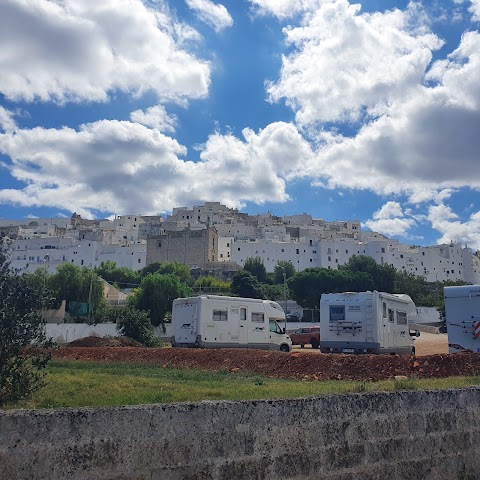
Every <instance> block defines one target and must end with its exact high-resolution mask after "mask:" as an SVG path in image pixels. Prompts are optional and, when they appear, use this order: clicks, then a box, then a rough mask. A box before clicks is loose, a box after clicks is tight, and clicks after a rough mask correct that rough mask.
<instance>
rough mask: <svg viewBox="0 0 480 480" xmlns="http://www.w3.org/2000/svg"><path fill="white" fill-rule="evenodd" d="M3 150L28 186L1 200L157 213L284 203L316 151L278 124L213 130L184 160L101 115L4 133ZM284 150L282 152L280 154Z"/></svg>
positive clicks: (134, 126)
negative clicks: (289, 184)
mask: <svg viewBox="0 0 480 480" xmlns="http://www.w3.org/2000/svg"><path fill="white" fill-rule="evenodd" d="M0 152H1V153H3V154H5V155H8V156H9V157H10V158H11V161H12V163H11V164H5V165H4V166H5V167H6V168H8V170H9V172H10V174H11V175H12V176H13V177H14V178H15V179H17V180H19V181H22V182H25V183H26V184H27V186H26V187H25V188H24V189H23V190H13V189H3V190H0V202H9V203H13V204H18V205H22V206H46V205H47V206H51V207H57V208H64V209H67V210H70V211H77V212H78V213H80V214H82V215H85V216H86V217H91V216H92V211H94V210H98V211H102V212H115V213H131V212H132V211H134V212H140V213H157V212H163V211H168V210H171V209H172V208H173V207H174V206H176V205H184V204H193V203H195V202H200V201H208V200H211V199H212V198H215V199H218V200H219V201H222V202H224V203H226V204H227V205H229V206H239V205H240V204H241V203H242V201H255V202H258V203H263V202H267V201H275V202H283V201H286V200H287V199H288V195H287V193H286V191H285V178H286V177H287V176H288V175H289V174H290V173H291V171H292V170H293V169H295V168H299V167H300V163H301V160H302V158H305V156H308V155H311V151H310V147H309V145H308V143H307V142H306V141H305V140H303V138H302V137H301V135H300V134H299V133H298V131H297V130H296V128H295V127H294V126H293V125H291V124H286V123H282V122H279V123H276V124H272V125H270V126H269V127H267V128H265V129H264V130H260V131H259V132H258V133H255V132H253V131H252V130H245V131H244V140H241V139H238V138H236V137H234V136H233V135H231V134H226V135H222V134H220V133H215V134H212V135H211V136H210V137H209V138H208V140H207V142H206V143H205V145H203V147H202V152H201V161H200V162H197V163H194V162H191V161H188V160H184V159H182V157H184V156H185V155H186V154H187V150H186V148H185V147H184V146H182V145H180V144H179V143H178V142H177V141H176V140H174V139H172V138H170V137H168V136H165V135H164V134H162V133H160V132H159V131H158V130H156V129H149V128H147V127H145V126H143V125H140V124H138V123H133V122H126V121H123V122H120V121H107V120H103V121H98V122H95V123H91V124H86V125H83V126H81V128H80V129H79V130H74V129H71V128H66V127H65V128H62V129H59V130H56V129H44V128H40V127H38V128H34V129H31V130H17V131H16V133H15V134H13V133H11V134H9V133H5V134H0ZM280 153H282V155H280Z"/></svg>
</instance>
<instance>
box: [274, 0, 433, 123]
mask: <svg viewBox="0 0 480 480" xmlns="http://www.w3.org/2000/svg"><path fill="white" fill-rule="evenodd" d="M359 11H360V5H358V4H355V5H350V4H349V3H348V1H347V0H337V1H335V2H326V3H324V4H322V5H321V6H320V7H319V8H317V9H314V10H312V11H311V12H309V14H308V15H305V17H304V20H303V23H302V25H301V26H299V27H289V28H287V29H285V34H286V39H287V43H288V44H292V45H293V46H294V47H295V49H294V50H293V51H292V53H290V54H289V55H288V56H286V57H285V58H284V59H283V66H282V72H281V78H280V80H279V81H278V82H275V83H271V84H269V85H268V93H269V95H270V99H271V100H272V101H279V100H282V99H285V101H286V103H287V105H290V106H291V107H292V108H293V109H294V110H295V111H296V118H297V121H298V122H299V123H301V124H310V123H312V122H343V121H357V120H359V119H360V117H361V116H362V115H364V114H365V113H367V114H369V115H372V116H377V115H379V114H383V113H385V112H387V111H388V110H389V108H388V107H389V105H390V103H391V102H392V101H393V100H395V99H403V98H405V97H407V95H409V90H410V89H412V88H416V87H417V86H418V85H419V84H420V83H421V82H422V80H423V76H424V72H425V69H426V67H427V66H428V64H429V62H430V60H431V58H432V54H431V51H432V50H435V49H438V48H440V47H441V45H442V41H441V40H440V39H439V38H437V37H436V36H435V35H433V34H431V33H429V32H428V31H426V30H425V27H424V25H423V24H422V21H420V23H419V24H417V25H416V26H415V28H413V26H412V19H413V18H415V19H417V17H418V18H422V17H421V15H419V12H418V9H417V8H416V7H415V6H414V5H413V4H412V6H411V7H410V8H409V9H408V10H406V11H404V12H403V11H400V10H394V11H387V12H385V13H374V14H363V15H360V14H359Z"/></svg>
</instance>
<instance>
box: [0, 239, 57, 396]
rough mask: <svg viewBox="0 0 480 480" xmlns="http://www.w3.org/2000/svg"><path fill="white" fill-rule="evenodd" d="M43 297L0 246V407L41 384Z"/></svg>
mask: <svg viewBox="0 0 480 480" xmlns="http://www.w3.org/2000/svg"><path fill="white" fill-rule="evenodd" d="M42 303H43V298H42V296H41V295H38V292H37V290H36V286H35V285H33V284H32V283H31V282H30V278H29V277H28V276H26V275H22V276H20V275H18V274H17V273H15V272H13V271H12V270H11V269H10V266H9V263H8V262H7V258H6V255H5V252H4V250H3V248H1V247H0V405H4V404H5V403H7V402H15V401H18V400H21V399H24V398H27V397H28V396H30V395H31V394H32V393H33V392H35V391H36V390H38V389H39V388H41V387H42V386H43V384H44V380H43V378H44V374H43V372H42V370H43V369H44V368H45V367H46V365H47V362H48V360H49V358H50V356H49V355H48V354H46V353H44V352H41V351H39V350H38V349H36V348H35V347H38V346H46V343H45V333H44V325H43V320H42V317H41V315H40V313H39V311H40V310H41V308H42Z"/></svg>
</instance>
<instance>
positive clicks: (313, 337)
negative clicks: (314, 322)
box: [289, 327, 320, 348]
mask: <svg viewBox="0 0 480 480" xmlns="http://www.w3.org/2000/svg"><path fill="white" fill-rule="evenodd" d="M289 336H290V338H291V339H292V345H300V346H301V347H302V348H303V347H304V346H305V345H308V344H310V345H311V346H312V348H318V347H319V346H320V327H302V328H298V329H297V330H295V331H294V332H293V333H290V334H289Z"/></svg>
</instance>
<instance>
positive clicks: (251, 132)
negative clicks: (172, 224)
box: [0, 0, 480, 248]
mask: <svg viewBox="0 0 480 480" xmlns="http://www.w3.org/2000/svg"><path fill="white" fill-rule="evenodd" d="M479 26H480V0H442V1H439V0H438V1H428V2H427V1H425V2H406V1H391V0H382V1H380V0H369V1H362V2H357V3H353V2H348V1H347V0H225V1H223V2H220V1H215V2H214V1H211V0H175V1H173V0H170V1H167V0H150V1H143V2H142V1H140V0H103V1H102V2H96V1H94V0H57V1H54V2H52V1H47V0H30V1H28V2H26V1H24V0H4V1H3V2H2V3H1V5H0V42H1V45H2V48H1V54H0V179H1V183H0V218H2V219H20V218H25V217H30V216H35V217H45V216H59V215H62V216H70V215H71V214H72V213H73V212H77V213H80V214H81V215H82V216H83V217H85V218H99V217H100V218H105V217H111V216H113V215H115V214H128V213H134V214H155V213H168V212H170V211H171V210H172V208H173V207H175V206H193V205H198V204H202V203H204V202H205V201H220V202H222V203H224V204H227V205H228V206H230V207H236V208H239V209H240V210H242V211H245V212H248V213H252V214H255V213H263V212H266V211H271V212H272V213H274V214H276V215H289V214H295V213H304V212H306V213H310V214H312V215H313V216H314V217H316V218H324V219H325V220H328V221H332V220H347V219H359V220H361V221H362V223H363V225H364V227H365V228H366V229H372V230H375V231H379V232H381V233H384V234H385V235H387V236H389V237H394V238H398V239H400V240H401V241H404V242H406V243H413V244H420V245H431V244H436V243H440V242H449V241H451V240H453V241H456V242H461V243H467V244H468V245H469V246H470V247H472V248H480V205H479V188H480V166H479V153H478V152H479V151H480V148H479V147H480V135H479V133H480V81H479V79H480V33H479Z"/></svg>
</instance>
